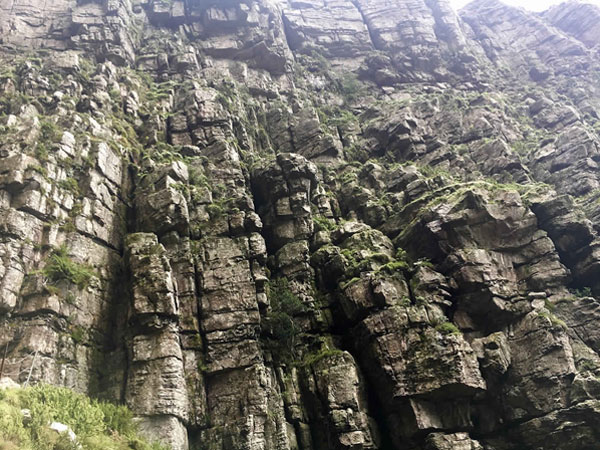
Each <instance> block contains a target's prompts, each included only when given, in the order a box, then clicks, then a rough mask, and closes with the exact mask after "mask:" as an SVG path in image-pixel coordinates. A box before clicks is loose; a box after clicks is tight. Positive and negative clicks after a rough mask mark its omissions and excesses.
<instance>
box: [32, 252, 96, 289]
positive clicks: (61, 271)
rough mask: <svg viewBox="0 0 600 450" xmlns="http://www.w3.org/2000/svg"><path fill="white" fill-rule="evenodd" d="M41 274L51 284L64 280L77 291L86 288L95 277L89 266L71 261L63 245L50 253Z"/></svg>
mask: <svg viewBox="0 0 600 450" xmlns="http://www.w3.org/2000/svg"><path fill="white" fill-rule="evenodd" d="M42 273H43V275H44V276H45V277H46V278H48V279H49V280H50V281H51V282H53V283H57V282H59V281H62V280H66V281H69V282H70V283H73V284H75V285H77V287H78V288H79V289H84V288H85V287H87V286H88V285H89V283H90V280H91V279H92V278H93V277H94V276H95V273H94V272H93V271H92V269H91V268H90V267H89V266H87V265H85V264H79V263H76V262H75V261H73V260H71V258H70V257H69V255H68V253H67V248H66V247H65V246H64V245H63V246H61V247H59V248H56V249H54V250H53V251H52V253H51V254H50V257H49V259H48V261H47V262H46V266H45V267H44V268H43V269H42Z"/></svg>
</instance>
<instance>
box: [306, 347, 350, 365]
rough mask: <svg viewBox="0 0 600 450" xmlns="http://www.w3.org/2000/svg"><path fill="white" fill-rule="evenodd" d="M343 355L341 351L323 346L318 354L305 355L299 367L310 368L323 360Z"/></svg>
mask: <svg viewBox="0 0 600 450" xmlns="http://www.w3.org/2000/svg"><path fill="white" fill-rule="evenodd" d="M343 354H344V352H343V351H342V350H338V349H331V348H329V347H326V346H323V347H322V348H321V349H320V350H319V351H318V352H315V353H309V354H307V355H306V356H305V357H304V359H303V360H302V363H301V364H300V365H301V366H302V367H311V366H314V365H315V364H316V363H318V362H319V361H321V360H323V359H325V358H330V357H333V356H338V355H343Z"/></svg>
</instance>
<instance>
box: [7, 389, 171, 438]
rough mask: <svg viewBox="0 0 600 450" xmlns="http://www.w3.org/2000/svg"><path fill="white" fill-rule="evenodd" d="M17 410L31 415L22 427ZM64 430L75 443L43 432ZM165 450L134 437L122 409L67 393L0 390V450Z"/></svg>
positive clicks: (127, 412)
mask: <svg viewBox="0 0 600 450" xmlns="http://www.w3.org/2000/svg"><path fill="white" fill-rule="evenodd" d="M22 409H28V410H29V411H30V412H31V421H30V422H28V423H27V424H24V423H23V415H22V413H21V410H22ZM51 422H59V423H62V424H64V425H67V426H69V427H70V428H71V429H72V430H73V432H74V433H75V434H76V436H77V441H78V443H79V444H81V447H78V446H77V445H76V444H74V443H73V442H71V441H70V439H68V438H67V436H61V435H58V434H57V433H56V432H54V431H52V430H50V429H49V428H48V424H49V423H51ZM75 448H80V449H82V450H166V448H165V447H162V446H160V445H158V444H152V443H150V442H148V441H146V440H144V439H143V438H141V437H140V436H139V435H138V432H137V428H136V425H135V422H134V421H133V414H132V413H131V411H130V410H129V409H127V408H126V407H125V406H118V405H114V404H111V403H106V402H98V401H96V400H92V399H90V398H88V397H86V396H84V395H82V394H78V393H75V392H73V391H71V390H70V389H66V388H59V387H54V386H49V385H37V386H34V387H28V388H23V389H7V390H0V450H17V449H19V450H71V449H73V450H74V449H75Z"/></svg>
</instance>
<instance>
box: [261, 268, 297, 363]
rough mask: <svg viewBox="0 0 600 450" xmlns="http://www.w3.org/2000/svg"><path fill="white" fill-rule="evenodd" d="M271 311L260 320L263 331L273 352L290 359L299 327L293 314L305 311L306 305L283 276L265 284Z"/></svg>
mask: <svg viewBox="0 0 600 450" xmlns="http://www.w3.org/2000/svg"><path fill="white" fill-rule="evenodd" d="M267 295H268V296H269V301H270V303H271V311H270V312H269V313H268V315H267V317H266V318H265V319H264V320H263V322H262V328H263V333H264V334H265V335H266V336H267V337H268V338H269V341H270V342H269V344H270V346H271V347H272V349H273V351H274V353H275V354H277V355H278V357H281V358H282V359H291V357H292V356H293V353H294V350H293V349H294V345H295V344H296V340H297V337H298V335H299V334H300V329H299V328H298V326H297V325H296V323H295V321H294V316H296V315H298V314H301V313H303V312H305V311H306V306H305V305H304V304H303V303H302V301H301V300H300V299H299V298H298V297H297V296H296V295H295V294H294V293H293V292H292V291H291V290H290V287H289V283H288V281H287V280H286V279H285V278H279V279H277V280H273V281H271V282H270V283H269V285H268V286H267Z"/></svg>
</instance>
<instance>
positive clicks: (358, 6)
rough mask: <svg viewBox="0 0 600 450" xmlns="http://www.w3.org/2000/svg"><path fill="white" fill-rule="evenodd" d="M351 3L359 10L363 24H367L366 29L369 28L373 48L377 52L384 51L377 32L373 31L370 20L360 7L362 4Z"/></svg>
mask: <svg viewBox="0 0 600 450" xmlns="http://www.w3.org/2000/svg"><path fill="white" fill-rule="evenodd" d="M351 1H352V4H353V5H354V7H355V8H356V9H357V10H358V12H359V14H360V16H361V17H362V20H363V23H364V24H365V27H366V28H367V32H368V33H369V39H370V40H371V46H372V47H373V48H374V49H375V50H380V51H383V50H384V49H383V48H382V47H381V46H380V45H378V42H379V40H378V39H377V37H376V35H375V32H374V31H373V30H372V29H371V25H370V23H369V20H368V19H367V16H365V13H364V12H363V10H362V7H361V6H360V3H359V2H358V0H351Z"/></svg>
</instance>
